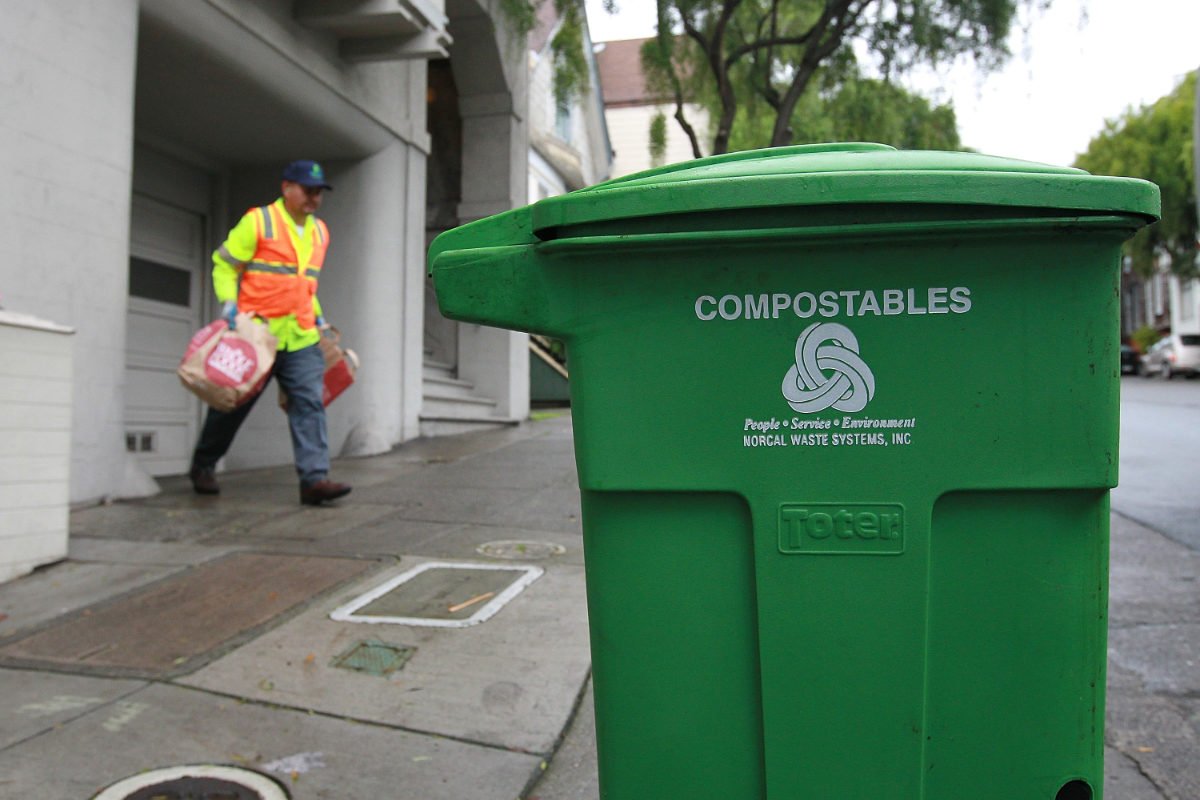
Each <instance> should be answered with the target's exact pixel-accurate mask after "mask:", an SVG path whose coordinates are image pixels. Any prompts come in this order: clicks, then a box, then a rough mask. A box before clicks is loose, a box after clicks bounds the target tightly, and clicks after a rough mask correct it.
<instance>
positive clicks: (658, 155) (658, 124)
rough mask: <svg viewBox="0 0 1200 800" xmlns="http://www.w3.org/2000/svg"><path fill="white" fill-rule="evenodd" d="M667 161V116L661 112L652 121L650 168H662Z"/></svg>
mask: <svg viewBox="0 0 1200 800" xmlns="http://www.w3.org/2000/svg"><path fill="white" fill-rule="evenodd" d="M666 159H667V116H666V115H665V114H663V113H662V112H661V111H660V112H658V113H657V114H655V115H654V117H653V119H651V120H650V166H652V167H661V166H662V165H663V164H664V163H665V162H666Z"/></svg>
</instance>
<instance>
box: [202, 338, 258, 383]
mask: <svg viewBox="0 0 1200 800" xmlns="http://www.w3.org/2000/svg"><path fill="white" fill-rule="evenodd" d="M256 366H258V359H257V358H256V357H255V355H254V348H253V347H252V346H251V345H250V344H249V343H248V342H244V341H242V340H240V339H231V338H225V339H222V340H221V341H219V342H217V346H216V347H214V348H213V351H212V353H210V354H209V356H208V359H207V360H206V361H205V362H204V373H205V375H206V376H208V379H209V380H210V381H212V382H213V383H215V384H217V385H218V386H230V387H232V386H240V385H241V384H243V383H245V382H246V379H247V378H248V377H249V376H250V375H251V374H253V372H254V369H255V367H256Z"/></svg>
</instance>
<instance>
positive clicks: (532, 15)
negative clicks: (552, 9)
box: [500, 0, 540, 36]
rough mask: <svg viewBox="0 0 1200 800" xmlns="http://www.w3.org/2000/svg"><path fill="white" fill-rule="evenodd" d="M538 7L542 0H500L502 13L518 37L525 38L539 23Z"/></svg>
mask: <svg viewBox="0 0 1200 800" xmlns="http://www.w3.org/2000/svg"><path fill="white" fill-rule="evenodd" d="M538 5H540V0H539V1H538V2H531V0H500V13H501V14H503V15H504V19H505V20H506V21H507V22H508V24H509V27H511V28H512V29H513V30H514V31H515V32H516V33H517V35H518V36H525V35H527V34H528V33H529V32H530V31H531V30H533V26H534V25H535V24H536V23H537V7H538Z"/></svg>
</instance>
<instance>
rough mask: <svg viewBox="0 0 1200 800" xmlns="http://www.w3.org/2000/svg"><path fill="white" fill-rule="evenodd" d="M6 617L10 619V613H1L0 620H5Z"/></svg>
mask: <svg viewBox="0 0 1200 800" xmlns="http://www.w3.org/2000/svg"><path fill="white" fill-rule="evenodd" d="M6 619H8V614H0V622H4V620H6Z"/></svg>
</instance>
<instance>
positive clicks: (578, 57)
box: [499, 0, 617, 103]
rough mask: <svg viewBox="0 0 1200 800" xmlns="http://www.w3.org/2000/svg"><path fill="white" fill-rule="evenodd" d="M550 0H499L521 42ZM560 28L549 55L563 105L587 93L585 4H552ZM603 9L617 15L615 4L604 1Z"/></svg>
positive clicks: (569, 0) (567, 0)
mask: <svg viewBox="0 0 1200 800" xmlns="http://www.w3.org/2000/svg"><path fill="white" fill-rule="evenodd" d="M546 2H550V0H499V3H500V12H501V13H502V14H503V15H504V17H505V20H506V21H507V22H508V24H509V25H510V26H511V27H512V29H513V30H514V31H515V32H516V34H517V35H518V36H520V37H522V38H524V37H525V35H526V34H528V33H529V32H530V31H531V30H533V28H534V25H536V24H537V12H538V8H539V7H540V6H541V5H542V4H543V3H546ZM553 2H554V10H555V11H556V12H557V13H558V17H559V20H560V24H559V26H558V32H557V33H555V34H554V40H553V41H551V42H550V51H551V52H552V53H553V54H554V97H555V99H556V100H558V101H559V102H560V103H562V102H565V101H566V100H568V99H569V98H571V97H573V96H576V95H579V94H583V93H586V92H587V86H588V54H587V53H586V52H585V51H584V38H583V20H584V19H586V17H587V12H586V10H585V9H584V0H553ZM604 9H605V11H607V12H608V13H610V14H613V13H616V11H617V4H616V0H604Z"/></svg>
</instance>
